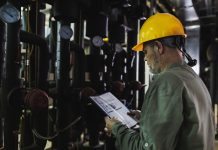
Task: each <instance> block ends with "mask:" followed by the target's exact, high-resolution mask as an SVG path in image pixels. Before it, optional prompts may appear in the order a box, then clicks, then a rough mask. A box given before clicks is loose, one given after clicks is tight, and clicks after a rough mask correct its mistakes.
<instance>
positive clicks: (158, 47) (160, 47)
mask: <svg viewBox="0 0 218 150" xmlns="http://www.w3.org/2000/svg"><path fill="white" fill-rule="evenodd" d="M155 43H156V44H155V46H154V49H155V51H158V52H159V54H160V55H161V54H163V53H164V47H163V45H162V43H161V42H159V41H155Z"/></svg>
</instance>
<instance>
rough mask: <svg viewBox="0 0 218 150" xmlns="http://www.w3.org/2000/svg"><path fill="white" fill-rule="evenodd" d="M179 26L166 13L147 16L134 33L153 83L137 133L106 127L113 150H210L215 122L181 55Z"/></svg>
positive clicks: (122, 127)
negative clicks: (111, 138) (111, 134)
mask: <svg viewBox="0 0 218 150" xmlns="http://www.w3.org/2000/svg"><path fill="white" fill-rule="evenodd" d="M185 37H186V34H185V32H184V29H183V26H182V24H181V22H180V21H179V20H178V19H177V18H176V17H175V16H173V15H171V14H168V13H158V14H155V15H153V16H151V17H149V18H148V19H147V20H146V21H145V23H144V24H143V26H142V28H141V30H140V33H139V44H137V45H136V46H135V47H133V50H135V51H143V52H144V53H145V58H146V60H147V64H148V66H149V67H150V71H151V72H152V73H153V74H155V77H154V80H153V81H152V83H151V84H150V86H149V89H148V91H147V93H146V95H145V101H144V103H143V106H142V110H141V113H140V112H139V111H135V112H132V113H134V114H136V115H137V116H138V117H140V122H139V125H140V128H139V131H135V130H133V129H129V128H127V127H126V126H125V125H123V124H121V123H120V122H119V121H118V120H116V119H115V118H112V119H109V118H106V119H105V121H106V127H107V129H108V130H109V131H111V132H112V133H113V135H114V136H115V138H116V147H117V149H118V150H213V149H214V135H215V131H214V130H215V128H214V121H213V120H214V118H213V111H212V109H211V108H212V106H211V99H210V95H209V93H208V90H207V88H206V86H205V84H204V83H203V82H202V80H201V79H200V78H199V77H198V75H197V74H196V73H195V72H194V71H193V70H192V68H191V67H189V66H188V65H187V64H186V63H185V62H184V58H183V55H185V56H186V57H187V58H188V60H189V64H190V65H194V64H195V61H194V60H192V59H191V57H190V56H189V55H188V54H187V53H185V51H184V38H185Z"/></svg>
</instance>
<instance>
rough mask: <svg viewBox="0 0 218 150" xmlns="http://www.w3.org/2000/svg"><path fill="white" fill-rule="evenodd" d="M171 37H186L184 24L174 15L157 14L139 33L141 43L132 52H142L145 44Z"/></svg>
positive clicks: (147, 21) (145, 23) (149, 19)
mask: <svg viewBox="0 0 218 150" xmlns="http://www.w3.org/2000/svg"><path fill="white" fill-rule="evenodd" d="M169 36H183V37H186V34H185V32H184V28H183V25H182V23H181V22H180V21H179V19H177V18H176V17H175V16H174V15H171V14H169V13H157V14H155V15H152V16H151V17H149V18H148V19H147V20H146V21H145V22H144V24H143V25H142V27H141V29H140V32H139V43H138V44H137V45H135V46H134V47H133V48H132V50H134V51H142V50H143V43H144V42H148V41H151V40H155V39H159V38H163V37H169Z"/></svg>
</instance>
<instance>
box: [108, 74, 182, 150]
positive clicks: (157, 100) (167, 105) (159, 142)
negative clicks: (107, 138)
mask: <svg viewBox="0 0 218 150" xmlns="http://www.w3.org/2000/svg"><path fill="white" fill-rule="evenodd" d="M161 80H162V81H161V82H158V81H157V82H156V85H154V86H153V87H152V89H151V90H150V91H149V92H150V93H149V94H148V96H147V97H146V100H145V101H147V102H146V103H145V102H144V104H143V106H142V114H141V119H140V130H139V132H137V131H134V130H131V129H128V128H127V127H125V126H124V125H122V124H120V123H117V124H115V125H114V126H113V129H112V130H113V134H114V135H115V137H116V147H117V148H118V149H119V150H160V149H161V150H172V149H175V146H176V144H177V137H178V133H179V128H180V126H181V124H182V121H183V115H182V111H183V102H182V83H180V82H181V81H178V79H177V78H176V77H174V76H172V77H169V76H167V77H166V78H164V80H163V79H161Z"/></svg>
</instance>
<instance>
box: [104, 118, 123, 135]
mask: <svg viewBox="0 0 218 150" xmlns="http://www.w3.org/2000/svg"><path fill="white" fill-rule="evenodd" d="M117 122H120V121H119V120H117V119H116V118H109V117H105V123H106V127H105V131H106V132H107V134H108V135H111V132H112V127H113V125H114V124H115V123H117Z"/></svg>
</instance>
